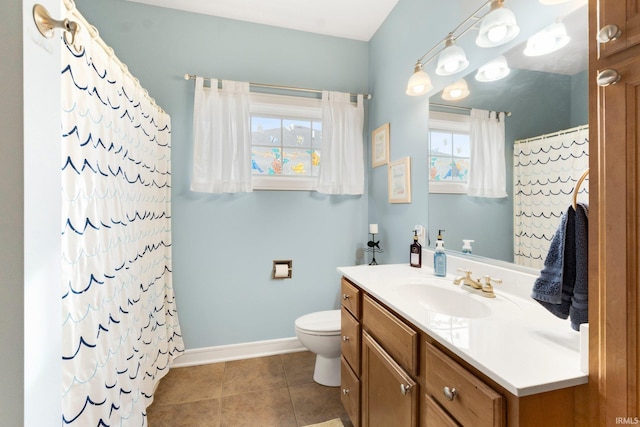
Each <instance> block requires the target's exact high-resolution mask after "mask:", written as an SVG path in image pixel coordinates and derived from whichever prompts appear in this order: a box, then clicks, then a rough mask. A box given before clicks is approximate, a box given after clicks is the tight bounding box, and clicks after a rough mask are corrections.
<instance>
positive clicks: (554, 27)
mask: <svg viewBox="0 0 640 427" xmlns="http://www.w3.org/2000/svg"><path fill="white" fill-rule="evenodd" d="M569 40H570V37H569V36H568V35H567V29H566V27H565V26H564V24H563V23H562V22H555V23H553V24H551V25H549V26H548V27H547V28H544V29H543V30H541V31H539V32H537V33H536V34H534V35H532V36H531V37H529V39H528V40H527V47H526V48H525V49H524V54H525V55H526V56H541V55H546V54H547V53H551V52H555V51H556V50H558V49H561V48H563V47H564V46H566V45H567V43H569Z"/></svg>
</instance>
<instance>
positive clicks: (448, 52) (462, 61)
mask: <svg viewBox="0 0 640 427" xmlns="http://www.w3.org/2000/svg"><path fill="white" fill-rule="evenodd" d="M468 66H469V61H467V56H466V55H465V53H464V49H462V48H461V47H460V46H458V45H456V44H455V41H453V39H451V38H450V39H447V44H446V47H445V48H444V50H443V51H442V52H440V55H439V56H438V66H437V67H436V74H437V75H439V76H449V75H451V74H456V73H459V72H460V71H462V70H464V69H466V68H467V67H468Z"/></svg>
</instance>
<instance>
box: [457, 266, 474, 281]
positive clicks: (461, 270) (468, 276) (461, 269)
mask: <svg viewBox="0 0 640 427" xmlns="http://www.w3.org/2000/svg"><path fill="white" fill-rule="evenodd" d="M458 271H459V272H461V273H464V277H466V278H469V279H471V270H465V269H464V268H459V269H458Z"/></svg>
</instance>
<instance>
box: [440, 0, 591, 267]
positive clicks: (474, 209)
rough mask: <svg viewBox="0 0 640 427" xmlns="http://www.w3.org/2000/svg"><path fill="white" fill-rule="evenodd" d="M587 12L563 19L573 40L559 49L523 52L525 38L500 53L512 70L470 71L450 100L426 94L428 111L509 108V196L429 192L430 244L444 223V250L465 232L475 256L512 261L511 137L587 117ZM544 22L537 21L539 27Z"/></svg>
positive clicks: (572, 124) (557, 127) (557, 128)
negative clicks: (489, 77) (464, 88)
mask: <svg viewBox="0 0 640 427" xmlns="http://www.w3.org/2000/svg"><path fill="white" fill-rule="evenodd" d="M587 15H588V13H587V7H586V5H585V6H582V7H580V8H579V9H577V10H575V11H574V12H572V13H570V14H569V15H567V16H565V17H563V18H562V22H563V23H564V24H565V26H566V28H567V32H568V34H569V36H570V37H571V41H570V43H569V44H568V45H566V46H565V47H563V48H561V49H560V50H558V51H556V52H554V53H551V54H548V55H545V56H536V57H527V56H525V55H524V54H523V51H524V49H525V47H526V42H525V43H523V44H521V45H518V46H516V47H514V48H513V49H511V50H510V51H509V52H507V53H505V54H504V57H505V58H506V60H507V62H508V64H509V67H510V69H511V72H510V74H509V75H508V76H507V77H505V78H503V79H501V80H498V81H494V82H479V81H477V80H476V79H475V74H476V71H473V72H471V73H468V74H467V75H466V76H464V79H465V80H466V82H467V84H468V86H469V91H470V94H469V95H468V96H467V97H466V98H464V99H461V100H458V101H447V100H444V99H443V98H442V97H441V94H437V95H434V96H432V97H431V99H430V111H431V112H443V113H450V114H458V115H460V114H462V115H465V114H466V115H468V114H469V110H470V108H477V109H482V110H490V111H494V112H495V111H504V112H507V111H508V112H510V113H511V116H509V117H507V118H506V120H505V159H506V190H507V193H508V197H506V198H501V199H491V198H479V197H469V196H467V195H466V194H439V193H433V192H430V194H429V197H428V201H429V212H428V215H429V216H428V224H429V236H430V246H431V247H433V246H434V245H435V237H436V236H437V234H438V230H439V229H444V230H445V233H443V239H444V241H445V247H446V248H447V250H448V251H451V250H453V251H460V250H461V249H462V246H463V239H471V240H474V242H473V244H472V248H473V254H474V255H479V256H482V257H488V258H492V259H495V260H501V261H506V262H514V194H513V193H514V177H513V170H514V169H513V168H514V161H513V158H514V157H513V152H514V142H515V141H518V140H522V139H527V138H533V137H536V136H540V135H546V134H550V133H554V132H558V131H562V130H565V129H570V128H574V127H576V126H580V125H585V124H587V123H588V81H587V77H588V75H587V74H588V72H587V68H588V29H587V24H588V16H587ZM549 24H551V23H549ZM544 26H545V25H544V24H543V23H541V25H540V28H542V27H544ZM447 105H448V106H449V107H447ZM431 116H434V114H433V113H431ZM432 156H433V153H432ZM566 200H567V204H566V205H565V206H564V208H566V207H567V206H568V205H569V204H570V203H571V195H566ZM558 221H559V220H558ZM547 248H548V246H547ZM545 253H546V249H545Z"/></svg>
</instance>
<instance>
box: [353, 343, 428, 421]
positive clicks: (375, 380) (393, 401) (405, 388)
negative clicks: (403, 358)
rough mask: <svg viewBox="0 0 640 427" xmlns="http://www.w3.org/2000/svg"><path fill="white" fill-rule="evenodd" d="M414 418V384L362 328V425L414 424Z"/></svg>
mask: <svg viewBox="0 0 640 427" xmlns="http://www.w3.org/2000/svg"><path fill="white" fill-rule="evenodd" d="M417 420H418V386H417V384H416V383H415V381H413V380H412V379H411V377H410V376H409V375H408V374H407V373H406V372H405V371H404V370H403V369H402V368H401V367H400V365H398V364H397V363H396V362H395V361H394V360H393V359H392V358H391V356H389V355H388V354H387V353H386V352H385V351H384V349H383V348H382V347H380V345H379V344H378V343H377V342H375V340H374V339H373V338H372V337H371V336H370V335H369V334H368V333H366V332H363V333H362V425H363V427H390V426H393V427H415V426H417Z"/></svg>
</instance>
